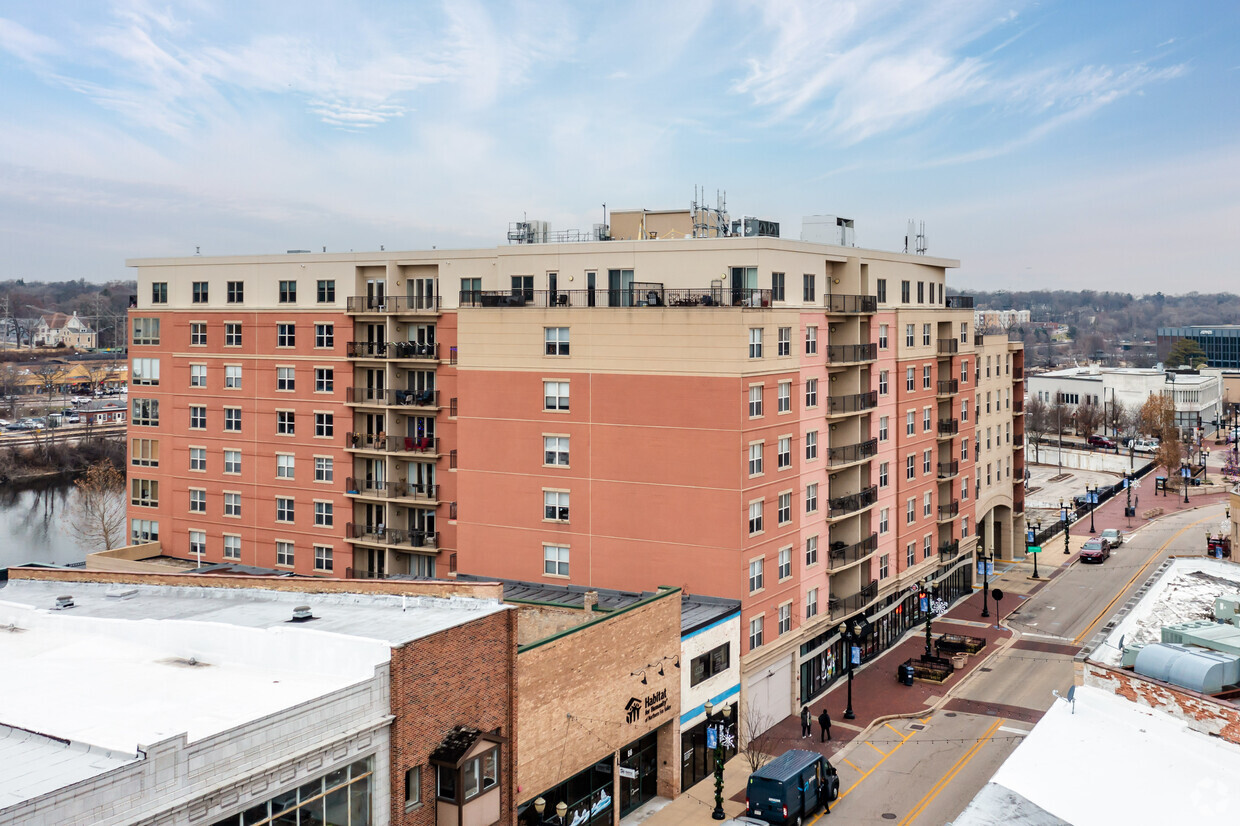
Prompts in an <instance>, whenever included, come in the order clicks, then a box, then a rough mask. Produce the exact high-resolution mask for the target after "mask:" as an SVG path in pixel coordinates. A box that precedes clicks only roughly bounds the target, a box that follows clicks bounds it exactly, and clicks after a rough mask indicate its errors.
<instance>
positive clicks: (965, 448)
mask: <svg viewBox="0 0 1240 826" xmlns="http://www.w3.org/2000/svg"><path fill="white" fill-rule="evenodd" d="M960 460H961V461H962V462H967V461H968V460H969V440H968V439H961V440H960Z"/></svg>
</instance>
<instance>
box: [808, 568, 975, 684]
mask: <svg viewBox="0 0 1240 826" xmlns="http://www.w3.org/2000/svg"><path fill="white" fill-rule="evenodd" d="M972 559H973V557H972V555H971V554H962V555H961V557H960V558H959V559H958V560H957V561H956V563H955V564H954V565H952V566H950V567H948V568H943V569H941V570H940V571H939V572H937V573H936V575H935V577H934V583H935V585H936V586H937V587H938V596H939V599H941V600H945V601H946V602H947V603H948V604H949V605H950V604H952V603H954V602H956V600H958V599H960V598H961V597H962V596H966V595H968V594H971V593H973V572H972ZM857 616H861V615H858V614H854V615H853V616H852V617H846V618H843V619H848V620H852V619H853V618H855V617H857ZM864 616H865V618H866V621H867V622H868V623H869V630H868V632H867V633H866V634H865V636H864V637H863V638H862V640H861V642H860V643H859V646H858V647H859V648H860V649H861V662H862V663H866V662H869V661H870V660H872V659H874V658H875V657H877V656H878V655H880V654H882V653H883V652H884V651H886V650H887V649H888V648H890V647H891V646H893V645H895V644H896V643H897V642H899V641H900V639H901V638H902V637H903V636H904V634H905V633H906V632H907V631H908V630H909V629H910V628H913V627H915V626H924V624H925V621H926V614H925V612H924V611H922V609H921V605H920V601H919V600H918V598H917V593H916V590H915V589H914V590H908V591H902V592H896V593H892V594H890V595H889V596H888V597H887V599H886V601H884V602H882V603H879V604H877V605H874V606H872V607H871V608H869V609H867V610H866V611H865V612H864ZM800 654H801V657H800V662H801V704H802V705H805V704H807V703H811V702H813V701H814V700H816V699H817V698H818V697H821V696H822V695H823V694H824V693H826V692H827V690H828V689H830V688H831V687H832V686H833V685H834V684H835V681H836V680H838V679H840V678H841V677H846V676H847V675H848V659H847V653H846V651H845V644H844V640H843V639H841V637H840V632H839V623H838V622H836V623H832V625H831V627H829V628H827V629H825V630H824V631H823V632H822V633H821V634H819V635H818V636H816V637H814V638H813V639H811V640H809V641H808V642H806V643H804V644H803V645H802V646H801V649H800Z"/></svg>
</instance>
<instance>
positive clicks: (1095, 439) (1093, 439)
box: [1089, 436, 1115, 450]
mask: <svg viewBox="0 0 1240 826" xmlns="http://www.w3.org/2000/svg"><path fill="white" fill-rule="evenodd" d="M1089 446H1090V447H1101V448H1106V449H1107V450H1113V449H1114V448H1115V442H1113V441H1111V440H1110V439H1108V438H1107V437H1106V436H1090V437H1089Z"/></svg>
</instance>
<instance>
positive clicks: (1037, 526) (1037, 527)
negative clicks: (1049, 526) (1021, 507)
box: [1025, 522, 1042, 579]
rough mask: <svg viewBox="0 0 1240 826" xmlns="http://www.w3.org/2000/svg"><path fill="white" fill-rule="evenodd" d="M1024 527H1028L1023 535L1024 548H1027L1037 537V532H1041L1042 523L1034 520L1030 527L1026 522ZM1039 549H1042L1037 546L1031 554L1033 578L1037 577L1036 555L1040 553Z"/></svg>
mask: <svg viewBox="0 0 1240 826" xmlns="http://www.w3.org/2000/svg"><path fill="white" fill-rule="evenodd" d="M1026 528H1028V531H1029V532H1028V533H1027V534H1026V535H1025V548H1026V549H1028V547H1029V546H1030V545H1032V544H1033V541H1034V540H1035V539H1036V538H1037V536H1038V534H1040V533H1042V523H1041V522H1034V523H1033V526H1032V527H1030V526H1029V525H1028V524H1027V523H1026ZM1041 551H1042V549H1041V548H1038V550H1037V551H1035V552H1034V554H1033V578H1034V579H1037V578H1038V557H1039V556H1041V555H1042V554H1041Z"/></svg>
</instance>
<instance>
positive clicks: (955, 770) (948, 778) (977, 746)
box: [900, 720, 1007, 826]
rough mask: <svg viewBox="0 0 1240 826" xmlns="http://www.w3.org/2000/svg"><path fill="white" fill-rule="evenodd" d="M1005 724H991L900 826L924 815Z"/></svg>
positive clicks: (996, 721) (1002, 721) (1000, 722)
mask: <svg viewBox="0 0 1240 826" xmlns="http://www.w3.org/2000/svg"><path fill="white" fill-rule="evenodd" d="M1005 722H1007V721H1006V720H995V722H994V723H993V724H991V726H990V728H988V729H986V733H985V734H984V735H982V736H981V738H979V739H978V741H977V742H976V743H974V744H973V746H972V747H971V748H970V749H969V750H968V751H966V752H965V753H964V755H963V756H962V757H961V758H960V759H959V760H957V761H956V765H954V766H952V767H951V768H950V769H948V770H947V774H945V775H943V776H942V777H940V778H939V782H937V783H935V784H934V785H933V786H932V787H931V788H930V791H928V792H926V796H925V797H923V798H922V799H921V800H919V801H918V802H917V805H916V806H914V807H913V809H912V811H910V812H909V813H908V814H907V815H905V817H904V819H903V820H901V821H900V826H908V824H909V823H912V822H913V821H914V820H915V819H916V818H917V816H918V815H920V814H921V813H922V810H924V809H925V808H926V806H928V805H930V802H931V801H933V800H934V799H935V798H936V797H938V796H939V792H941V791H943V790H944V789H945V788H947V786H948V784H949V783H951V782H952V780H953V779H955V777H956V775H957V774H959V773H960V770H961V769H963V768H964V767H965V766H966V765H967V764H968V762H969V761H970V760H972V759H973V756H974V755H975V754H977V753H978V751H980V750H981V748H982V746H984V745H986V743H988V742H989V741H990V738H991V737H993V736H994V734H995V731H996V730H997V729H998V728H999V726H1001V725H1002V724H1003V723H1005Z"/></svg>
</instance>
